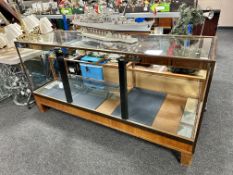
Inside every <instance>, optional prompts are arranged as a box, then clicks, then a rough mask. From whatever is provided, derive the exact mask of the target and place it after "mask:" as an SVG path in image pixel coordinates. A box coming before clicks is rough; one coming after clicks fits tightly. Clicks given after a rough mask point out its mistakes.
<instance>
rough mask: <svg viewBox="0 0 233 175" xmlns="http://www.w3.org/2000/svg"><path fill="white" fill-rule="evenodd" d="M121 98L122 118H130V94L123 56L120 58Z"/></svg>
mask: <svg viewBox="0 0 233 175" xmlns="http://www.w3.org/2000/svg"><path fill="white" fill-rule="evenodd" d="M118 67H119V68H118V70H119V84H120V99H121V118H122V119H128V115H129V114H128V94H127V71H126V62H125V60H124V59H123V58H119V59H118Z"/></svg>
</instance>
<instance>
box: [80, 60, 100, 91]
mask: <svg viewBox="0 0 233 175" xmlns="http://www.w3.org/2000/svg"><path fill="white" fill-rule="evenodd" d="M100 59H101V58H97V57H91V56H84V57H82V58H81V60H82V61H87V62H94V63H95V62H98V61H99V60H100ZM80 69H81V73H82V77H83V78H84V80H83V83H84V84H85V85H86V86H89V87H91V88H99V89H100V88H101V89H102V88H103V87H102V86H101V85H99V84H98V83H97V82H95V81H93V80H104V77H103V67H102V66H100V65H92V64H85V63H81V64H80ZM88 79H90V80H88Z"/></svg>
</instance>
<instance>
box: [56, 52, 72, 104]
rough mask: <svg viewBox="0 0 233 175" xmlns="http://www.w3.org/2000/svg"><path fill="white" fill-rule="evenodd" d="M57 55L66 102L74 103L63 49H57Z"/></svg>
mask: <svg viewBox="0 0 233 175" xmlns="http://www.w3.org/2000/svg"><path fill="white" fill-rule="evenodd" d="M55 53H56V58H57V62H58V66H59V72H60V75H61V80H62V84H63V87H64V91H65V95H66V101H67V103H72V102H73V99H72V94H71V90H70V84H69V80H68V76H67V72H66V67H65V61H64V55H63V52H62V50H61V49H55Z"/></svg>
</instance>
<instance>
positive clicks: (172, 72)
mask: <svg viewBox="0 0 233 175" xmlns="http://www.w3.org/2000/svg"><path fill="white" fill-rule="evenodd" d="M117 37H118V41H109V40H107V41H106V40H104V39H102V38H95V39H94V38H91V37H88V36H83V35H82V34H81V33H79V32H76V31H54V32H52V33H49V34H46V35H42V36H39V37H38V38H34V39H32V40H30V41H17V42H15V45H16V48H17V51H18V53H19V57H20V50H21V48H30V49H35V50H42V51H43V54H42V57H41V58H40V60H38V57H37V58H32V59H31V60H29V61H31V62H33V61H34V64H27V62H23V61H22V60H21V63H22V65H23V68H24V71H25V72H26V74H27V77H28V79H29V80H30V82H31V85H32V89H33V94H34V98H35V101H36V104H37V106H38V108H39V110H40V111H41V112H45V111H46V110H47V109H48V108H54V109H57V110H60V111H64V112H66V113H69V114H71V115H73V116H76V117H80V118H83V119H86V120H89V121H92V122H95V123H98V124H100V125H104V126H106V127H109V128H112V129H115V130H118V131H121V132H124V133H127V134H129V135H132V136H135V137H139V138H141V139H144V140H147V141H149V142H152V143H155V144H158V145H161V146H164V147H166V148H169V149H172V150H175V151H178V152H180V155H181V156H180V161H181V164H183V165H189V164H190V163H191V160H192V157H193V154H194V151H195V145H196V142H197V139H198V134H199V131H200V126H201V121H202V117H203V113H204V111H205V106H206V103H207V97H208V92H209V88H210V84H211V81H212V76H213V72H214V67H215V55H216V53H215V52H216V38H214V37H200V36H174V35H161V36H160V35H148V36H138V37H136V38H132V37H130V36H120V35H119V36H117ZM119 38H120V39H119ZM29 65H30V66H29ZM31 65H34V66H33V67H32V66H31Z"/></svg>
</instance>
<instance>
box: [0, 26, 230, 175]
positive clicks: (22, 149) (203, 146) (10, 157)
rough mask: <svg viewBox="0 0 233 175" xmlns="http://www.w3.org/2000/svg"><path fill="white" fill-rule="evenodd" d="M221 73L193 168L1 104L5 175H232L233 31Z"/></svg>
mask: <svg viewBox="0 0 233 175" xmlns="http://www.w3.org/2000/svg"><path fill="white" fill-rule="evenodd" d="M218 36H219V43H218V45H219V47H218V57H217V68H216V72H215V76H214V80H213V84H212V87H211V91H210V96H209V101H208V111H207V112H206V113H205V115H204V120H203V123H202V127H201V133H200V137H199V139H198V142H197V147H196V152H195V156H194V160H193V164H192V166H190V167H182V166H180V164H179V162H178V161H177V158H176V153H173V152H171V151H169V150H167V149H164V148H162V147H159V146H156V145H154V144H150V143H148V142H146V141H142V140H140V139H137V138H134V137H131V136H128V135H125V134H122V133H119V132H116V131H114V130H111V129H108V128H105V127H102V126H99V125H96V124H93V123H90V122H87V121H84V120H81V119H78V118H73V117H71V116H70V115H67V114H64V113H61V112H58V111H55V110H49V111H48V112H46V113H39V112H38V110H37V108H36V107H34V108H33V109H31V110H27V109H26V108H23V107H17V106H15V105H13V104H12V103H11V102H10V101H5V102H4V103H1V104H0V175H11V174H12V175H49V174H54V175H61V174H62V175H70V174H78V175H89V174H90V175H92V174H93V175H94V174H99V175H110V174H114V175H118V174H123V175H152V174H153V175H155V174H156V175H157V174H158V175H163V174H169V175H170V174H172V175H173V174H177V175H182V174H185V175H193V174H195V175H215V174H217V175H218V174H221V175H232V174H233V90H232V88H233V29H228V30H219V32H218Z"/></svg>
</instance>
